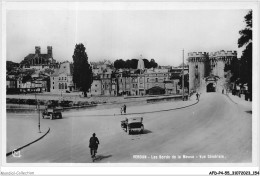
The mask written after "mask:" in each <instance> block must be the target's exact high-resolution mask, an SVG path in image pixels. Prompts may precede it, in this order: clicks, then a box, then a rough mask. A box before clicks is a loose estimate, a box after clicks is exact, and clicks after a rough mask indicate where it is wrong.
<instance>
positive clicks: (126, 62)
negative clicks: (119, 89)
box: [124, 59, 132, 69]
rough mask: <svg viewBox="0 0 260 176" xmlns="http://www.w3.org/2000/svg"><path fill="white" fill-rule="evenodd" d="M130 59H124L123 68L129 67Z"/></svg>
mask: <svg viewBox="0 0 260 176" xmlns="http://www.w3.org/2000/svg"><path fill="white" fill-rule="evenodd" d="M131 62H132V61H131V60H129V59H127V60H126V61H125V66H124V68H128V69H129V68H131Z"/></svg>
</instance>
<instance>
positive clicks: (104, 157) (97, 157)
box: [95, 155, 112, 161]
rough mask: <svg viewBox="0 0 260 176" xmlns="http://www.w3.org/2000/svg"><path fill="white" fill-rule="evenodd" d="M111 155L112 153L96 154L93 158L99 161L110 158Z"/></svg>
mask: <svg viewBox="0 0 260 176" xmlns="http://www.w3.org/2000/svg"><path fill="white" fill-rule="evenodd" d="M111 156H112V155H97V156H96V159H95V160H97V161H100V160H103V159H106V158H110V157H111Z"/></svg>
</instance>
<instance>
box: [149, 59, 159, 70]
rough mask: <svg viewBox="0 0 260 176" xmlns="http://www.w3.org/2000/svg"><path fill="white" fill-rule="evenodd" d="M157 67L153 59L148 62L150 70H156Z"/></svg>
mask: <svg viewBox="0 0 260 176" xmlns="http://www.w3.org/2000/svg"><path fill="white" fill-rule="evenodd" d="M157 66H158V64H157V63H156V62H155V60H154V59H151V60H150V68H156V67H157Z"/></svg>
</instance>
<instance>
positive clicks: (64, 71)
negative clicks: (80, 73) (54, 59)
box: [50, 61, 75, 93]
mask: <svg viewBox="0 0 260 176" xmlns="http://www.w3.org/2000/svg"><path fill="white" fill-rule="evenodd" d="M72 74H73V67H72V64H71V63H70V62H68V61H65V62H63V63H61V64H60V68H57V69H55V71H54V73H53V74H52V75H51V76H50V91H51V92H52V93H62V92H64V93H65V92H66V91H67V92H68V91H69V92H70V91H74V90H75V86H74V83H73V79H72Z"/></svg>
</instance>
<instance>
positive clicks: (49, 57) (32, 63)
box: [20, 46, 58, 70]
mask: <svg viewBox="0 0 260 176" xmlns="http://www.w3.org/2000/svg"><path fill="white" fill-rule="evenodd" d="M20 64H21V65H22V68H24V69H32V68H33V69H36V70H41V69H44V68H55V67H57V66H58V63H56V60H54V59H53V53H52V46H47V53H46V54H42V53H41V47H40V46H35V53H31V54H28V55H27V56H26V57H25V58H24V60H22V62H21V63H20Z"/></svg>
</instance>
